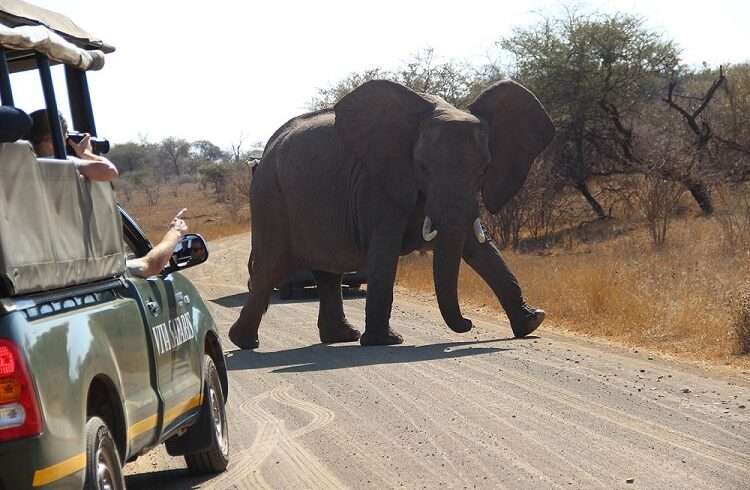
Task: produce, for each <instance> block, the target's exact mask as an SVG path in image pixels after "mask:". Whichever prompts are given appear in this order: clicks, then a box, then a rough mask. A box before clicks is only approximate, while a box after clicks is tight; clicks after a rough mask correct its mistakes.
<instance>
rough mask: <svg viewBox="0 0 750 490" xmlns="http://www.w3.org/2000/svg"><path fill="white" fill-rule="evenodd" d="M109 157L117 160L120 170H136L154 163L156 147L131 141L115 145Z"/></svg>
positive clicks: (124, 171) (123, 171)
mask: <svg viewBox="0 0 750 490" xmlns="http://www.w3.org/2000/svg"><path fill="white" fill-rule="evenodd" d="M107 157H108V158H109V159H110V160H112V161H113V162H115V164H116V165H117V168H118V169H119V170H120V172H122V173H128V172H134V171H138V170H140V169H142V168H145V167H147V166H149V165H151V164H152V163H153V160H154V149H153V147H152V145H150V144H148V143H135V142H132V141H129V142H127V143H121V144H118V145H113V146H112V149H111V150H110V152H109V154H108V155H107Z"/></svg>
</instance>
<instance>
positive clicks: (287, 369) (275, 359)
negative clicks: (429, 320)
mask: <svg viewBox="0 0 750 490" xmlns="http://www.w3.org/2000/svg"><path fill="white" fill-rule="evenodd" d="M506 340H510V339H493V340H482V341H467V342H446V343H440V344H432V345H420V346H413V345H400V346H390V347H361V346H359V345H337V346H332V345H325V344H315V345H308V346H305V347H299V348H296V349H287V350H280V351H275V352H261V351H251V350H234V351H230V352H227V353H226V360H227V368H228V369H229V370H230V371H235V370H245V369H269V368H278V369H272V370H271V372H273V373H302V372H310V371H328V370H332V369H344V368H351V367H360V366H374V365H378V364H400V363H407V362H420V361H431V360H435V359H453V358H460V357H467V356H477V355H481V354H491V353H494V352H502V351H507V350H511V349H501V348H499V347H473V345H477V344H485V343H490V342H501V341H506Z"/></svg>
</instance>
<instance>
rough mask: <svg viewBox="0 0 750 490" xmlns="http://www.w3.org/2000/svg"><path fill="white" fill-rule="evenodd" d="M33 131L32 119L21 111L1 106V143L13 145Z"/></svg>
mask: <svg viewBox="0 0 750 490" xmlns="http://www.w3.org/2000/svg"><path fill="white" fill-rule="evenodd" d="M29 131H31V118H30V117H29V116H28V114H26V113H25V112H23V111H22V110H21V109H18V108H16V107H12V106H6V105H4V106H0V143H12V142H14V141H18V140H20V139H21V138H24V137H25V136H26V135H27V134H28V133H29Z"/></svg>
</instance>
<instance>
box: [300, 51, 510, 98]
mask: <svg viewBox="0 0 750 490" xmlns="http://www.w3.org/2000/svg"><path fill="white" fill-rule="evenodd" d="M501 78H503V76H502V72H501V70H499V68H498V67H497V66H494V65H486V66H482V67H480V68H478V69H477V68H474V67H472V66H471V65H469V64H468V63H466V62H462V61H456V60H443V59H440V58H439V57H438V56H437V55H435V52H434V50H433V49H432V48H427V49H424V50H422V51H420V52H417V53H416V54H414V55H412V56H411V58H410V59H409V60H408V61H406V62H405V63H404V64H403V65H401V66H400V67H398V68H396V69H395V70H392V71H390V70H385V69H383V68H371V69H368V70H364V71H362V72H354V73H351V74H349V76H347V77H346V78H344V79H343V80H340V81H338V82H337V83H335V84H334V85H332V86H330V87H328V88H324V89H318V95H317V96H316V97H314V98H313V100H312V102H311V103H310V109H311V110H320V109H327V108H330V107H333V106H334V105H335V104H336V102H338V101H339V100H341V98H342V97H344V96H345V95H346V94H348V93H349V92H351V91H352V90H354V89H355V88H357V87H359V86H360V85H362V84H363V83H365V82H367V81H370V80H376V79H383V80H391V81H394V82H398V83H401V84H403V85H406V86H407V87H409V88H410V89H412V90H414V91H416V92H421V93H427V94H431V95H437V96H438V97H441V98H443V99H444V100H445V101H446V102H448V103H450V104H453V105H454V106H456V107H459V108H465V107H466V106H467V105H468V104H469V102H471V101H472V100H473V99H474V97H476V95H478V94H479V92H480V91H481V89H482V88H484V86H486V85H487V84H488V83H490V82H492V81H495V80H499V79H501Z"/></svg>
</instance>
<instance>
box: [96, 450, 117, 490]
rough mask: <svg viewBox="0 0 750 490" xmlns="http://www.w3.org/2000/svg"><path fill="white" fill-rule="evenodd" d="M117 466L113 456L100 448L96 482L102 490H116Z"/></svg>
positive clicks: (97, 456)
mask: <svg viewBox="0 0 750 490" xmlns="http://www.w3.org/2000/svg"><path fill="white" fill-rule="evenodd" d="M115 474H116V471H115V466H114V460H113V456H112V454H111V453H110V452H109V451H107V450H106V448H105V447H102V446H99V448H98V449H97V451H96V482H97V488H99V489H101V490H114V489H115V484H114V482H115V476H114V475H115Z"/></svg>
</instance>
